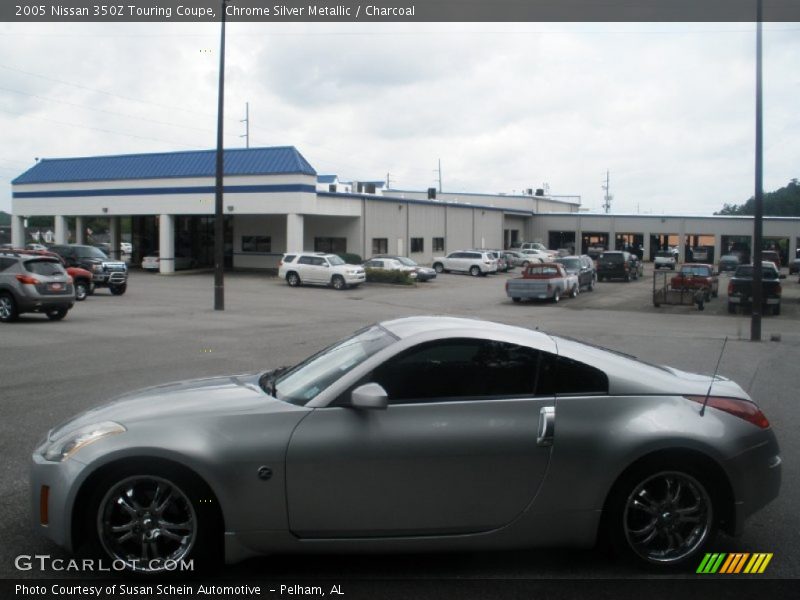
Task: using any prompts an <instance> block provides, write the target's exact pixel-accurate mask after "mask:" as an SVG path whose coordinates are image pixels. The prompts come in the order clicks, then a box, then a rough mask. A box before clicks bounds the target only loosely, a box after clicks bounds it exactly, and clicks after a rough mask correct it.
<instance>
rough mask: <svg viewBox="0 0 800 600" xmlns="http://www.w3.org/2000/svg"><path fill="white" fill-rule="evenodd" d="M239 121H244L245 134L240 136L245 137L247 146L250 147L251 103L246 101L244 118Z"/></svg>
mask: <svg viewBox="0 0 800 600" xmlns="http://www.w3.org/2000/svg"><path fill="white" fill-rule="evenodd" d="M239 123H244V135H240V136H239V137H243V138H245V148H249V147H250V103H249V102H245V103H244V119H242V120H241V121H239Z"/></svg>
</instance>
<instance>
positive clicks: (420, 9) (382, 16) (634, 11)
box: [0, 0, 800, 23]
mask: <svg viewBox="0 0 800 600" xmlns="http://www.w3.org/2000/svg"><path fill="white" fill-rule="evenodd" d="M757 2H758V0H372V1H370V2H365V1H360V0H302V1H300V0H228V1H227V2H226V3H225V4H223V0H116V2H115V1H103V0H60V1H59V0H2V2H0V21H6V22H29V23H32V22H50V23H53V22H64V23H70V22H92V21H96V22H103V23H133V22H171V21H175V22H213V21H219V20H220V19H221V16H222V11H223V10H225V11H226V19H227V20H228V21H232V22H306V23H330V22H340V23H342V22H347V23H355V22H362V21H363V22H373V23H374V22H406V23H424V22H448V21H450V22H615V21H620V22H754V21H755V20H756V5H757ZM762 2H763V20H764V21H766V22H788V21H800V1H798V0H762ZM223 6H224V8H223Z"/></svg>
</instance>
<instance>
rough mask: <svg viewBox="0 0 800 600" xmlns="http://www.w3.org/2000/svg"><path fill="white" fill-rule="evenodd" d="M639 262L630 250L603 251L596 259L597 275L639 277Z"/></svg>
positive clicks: (626, 277)
mask: <svg viewBox="0 0 800 600" xmlns="http://www.w3.org/2000/svg"><path fill="white" fill-rule="evenodd" d="M640 274H641V263H640V262H639V259H638V258H636V256H634V255H633V254H631V253H630V252H619V251H613V252H603V254H601V255H600V258H598V259H597V277H598V278H599V279H600V281H603V280H604V279H624V280H625V281H630V280H631V279H639V275H640Z"/></svg>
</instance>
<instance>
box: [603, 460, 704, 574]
mask: <svg viewBox="0 0 800 600" xmlns="http://www.w3.org/2000/svg"><path fill="white" fill-rule="evenodd" d="M609 509H610V511H609V516H610V518H611V522H610V525H611V535H612V540H613V541H614V543H615V545H616V547H617V549H618V550H620V551H621V552H622V553H624V554H626V555H627V556H628V557H629V558H632V559H634V560H636V561H638V562H640V563H644V564H647V565H649V566H661V567H675V566H678V565H683V564H686V563H688V562H690V561H692V560H693V559H694V558H695V557H696V556H698V555H699V554H700V553H701V552H702V551H703V549H704V548H705V547H707V546H708V545H709V544H710V543H711V542H712V540H713V538H714V535H715V533H716V529H717V517H716V514H717V512H716V510H715V503H714V500H713V496H712V493H711V492H710V488H709V487H708V485H707V483H706V478H705V477H704V475H703V474H702V473H701V472H699V471H695V470H694V469H691V468H682V467H678V468H674V467H668V468H663V467H662V468H658V466H657V465H650V467H649V468H647V467H645V468H640V469H637V470H636V471H634V472H632V473H630V474H629V475H628V476H627V477H625V479H624V480H623V481H621V482H620V484H619V485H617V486H616V487H615V490H614V492H612V497H611V499H610V506H609Z"/></svg>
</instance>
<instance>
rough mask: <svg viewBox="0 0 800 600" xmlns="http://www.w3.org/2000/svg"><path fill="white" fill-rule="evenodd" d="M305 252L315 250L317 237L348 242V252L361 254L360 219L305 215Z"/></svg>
mask: <svg viewBox="0 0 800 600" xmlns="http://www.w3.org/2000/svg"><path fill="white" fill-rule="evenodd" d="M303 221H304V226H303V231H304V234H303V237H304V242H303V246H304V250H306V251H308V252H311V251H313V250H314V238H315V237H338V238H345V239H346V240H347V251H348V252H349V253H352V254H361V222H360V219H358V218H354V217H351V218H343V217H327V216H317V215H304V217H303Z"/></svg>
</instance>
